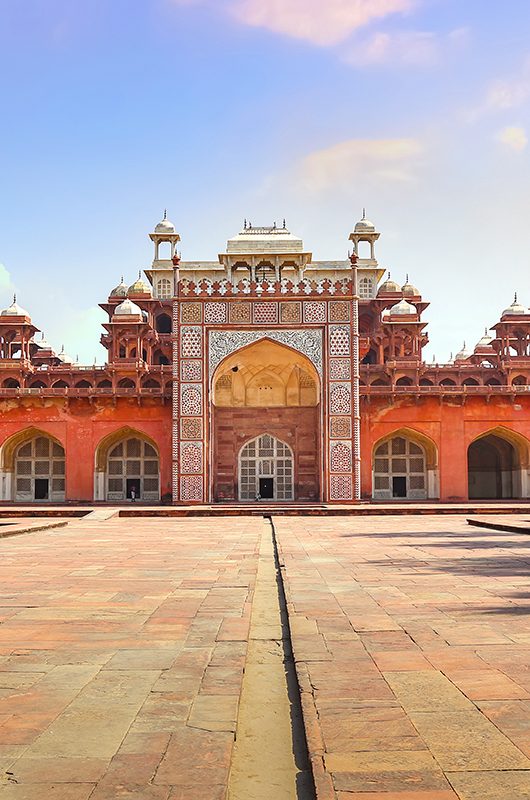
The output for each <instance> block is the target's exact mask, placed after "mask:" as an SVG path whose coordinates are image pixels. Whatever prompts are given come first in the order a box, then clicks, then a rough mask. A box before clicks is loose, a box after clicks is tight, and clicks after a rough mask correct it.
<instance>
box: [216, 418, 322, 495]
mask: <svg viewBox="0 0 530 800" xmlns="http://www.w3.org/2000/svg"><path fill="white" fill-rule="evenodd" d="M213 413H214V423H213V426H214V434H213V440H214V442H215V446H214V468H213V474H214V499H215V500H237V468H238V465H237V457H238V453H239V451H240V449H241V447H242V446H243V445H244V444H245V442H248V441H249V439H253V438H254V437H255V436H259V435H260V434H262V433H270V434H272V435H273V436H275V437H276V438H278V439H280V440H281V441H282V442H286V443H287V444H288V445H289V446H290V447H291V449H292V450H293V453H294V460H295V467H294V481H295V485H294V499H295V500H318V499H319V497H320V482H319V472H320V466H319V465H320V433H319V429H320V423H319V409H318V408H316V407H315V408H215V409H213Z"/></svg>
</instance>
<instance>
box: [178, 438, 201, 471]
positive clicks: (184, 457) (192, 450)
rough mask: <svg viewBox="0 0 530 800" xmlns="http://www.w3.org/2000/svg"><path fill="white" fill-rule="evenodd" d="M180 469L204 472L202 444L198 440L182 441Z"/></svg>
mask: <svg viewBox="0 0 530 800" xmlns="http://www.w3.org/2000/svg"><path fill="white" fill-rule="evenodd" d="M180 471H181V472H182V473H187V472H188V473H200V472H202V444H199V443H198V442H182V443H181V445H180Z"/></svg>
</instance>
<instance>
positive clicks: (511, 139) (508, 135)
mask: <svg viewBox="0 0 530 800" xmlns="http://www.w3.org/2000/svg"><path fill="white" fill-rule="evenodd" d="M497 140H498V141H499V142H501V144H503V145H505V146H506V147H508V148H509V149H510V150H514V151H515V152H516V153H521V152H522V151H523V150H524V149H525V148H526V145H527V144H528V136H527V135H526V131H525V129H524V128H520V127H518V126H516V125H513V126H508V127H507V128H503V129H502V131H499V133H498V135H497Z"/></svg>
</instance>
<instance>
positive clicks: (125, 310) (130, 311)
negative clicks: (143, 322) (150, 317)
mask: <svg viewBox="0 0 530 800" xmlns="http://www.w3.org/2000/svg"><path fill="white" fill-rule="evenodd" d="M114 316H118V317H127V316H139V317H141V316H142V309H141V308H140V306H137V305H136V303H133V301H132V300H129V298H128V297H127V298H126V299H125V300H124V301H123V302H122V303H120V304H119V305H118V306H116V308H115V309H114Z"/></svg>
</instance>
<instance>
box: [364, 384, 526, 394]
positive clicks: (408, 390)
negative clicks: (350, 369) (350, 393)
mask: <svg viewBox="0 0 530 800" xmlns="http://www.w3.org/2000/svg"><path fill="white" fill-rule="evenodd" d="M360 392H361V395H367V396H371V395H383V396H384V395H392V394H409V395H410V394H414V395H436V396H438V395H443V394H453V395H454V394H465V395H488V396H491V395H495V394H502V395H523V394H528V395H530V386H513V385H512V386H469V385H468V384H463V385H460V386H447V385H442V386H440V385H436V386H419V385H418V384H416V385H414V384H411V385H409V386H396V385H394V386H392V385H391V384H388V385H387V386H361V387H360Z"/></svg>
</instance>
